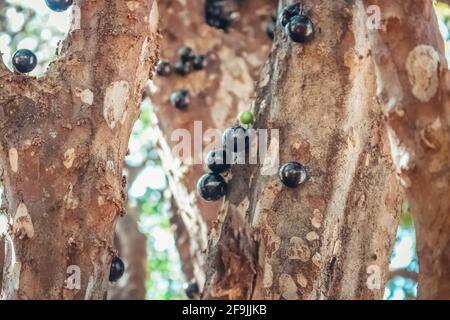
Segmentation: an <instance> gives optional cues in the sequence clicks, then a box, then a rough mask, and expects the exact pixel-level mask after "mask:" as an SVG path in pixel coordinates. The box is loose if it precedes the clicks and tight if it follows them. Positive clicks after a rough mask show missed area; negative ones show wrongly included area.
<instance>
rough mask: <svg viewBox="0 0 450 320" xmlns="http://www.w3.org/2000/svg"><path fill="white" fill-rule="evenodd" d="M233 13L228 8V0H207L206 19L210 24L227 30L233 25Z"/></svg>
mask: <svg viewBox="0 0 450 320" xmlns="http://www.w3.org/2000/svg"><path fill="white" fill-rule="evenodd" d="M231 13H232V12H231V11H230V10H227V8H226V1H217V0H205V19H206V23H207V24H208V25H209V26H211V27H213V28H216V29H222V30H224V31H227V30H228V28H229V27H230V25H231V19H230V15H231Z"/></svg>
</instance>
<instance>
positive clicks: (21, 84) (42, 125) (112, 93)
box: [0, 0, 158, 299]
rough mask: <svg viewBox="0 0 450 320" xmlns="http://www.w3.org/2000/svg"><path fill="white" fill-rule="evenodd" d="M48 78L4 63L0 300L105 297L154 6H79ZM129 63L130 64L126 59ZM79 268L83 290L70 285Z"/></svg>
mask: <svg viewBox="0 0 450 320" xmlns="http://www.w3.org/2000/svg"><path fill="white" fill-rule="evenodd" d="M74 6H76V7H78V9H79V12H80V17H81V20H80V21H79V22H80V23H78V21H76V20H74V22H75V23H74V25H73V28H72V31H71V33H70V34H69V36H68V38H67V39H66V40H65V41H64V42H63V44H62V47H61V49H60V55H59V58H58V60H57V61H55V62H54V63H52V64H51V66H50V68H49V70H48V72H47V74H46V75H45V76H44V77H43V78H39V79H35V78H31V77H27V76H25V75H18V74H13V73H11V72H10V71H9V70H7V69H6V67H5V66H4V64H3V63H1V64H0V88H1V93H0V118H1V122H0V131H1V132H0V133H1V134H0V139H1V140H0V144H1V157H0V161H1V166H2V168H3V184H4V187H5V196H4V204H5V206H7V216H8V219H9V232H8V234H7V235H6V242H7V244H6V258H5V265H4V270H3V272H4V277H3V286H2V298H3V299H103V298H105V296H106V290H107V285H108V276H109V268H110V262H111V257H112V255H113V253H114V252H115V249H114V248H113V246H112V244H113V243H112V241H113V235H114V226H115V222H116V220H117V218H118V217H119V216H120V215H123V214H124V213H125V208H126V205H125V198H126V197H125V193H124V187H125V183H124V179H123V175H122V164H123V158H124V156H125V154H126V152H127V149H128V139H129V135H130V132H131V128H132V126H133V124H134V122H135V120H136V119H137V117H138V115H139V107H138V106H139V103H140V101H141V96H142V90H143V87H144V84H145V82H146V81H147V79H148V76H149V71H150V70H151V69H152V67H153V66H154V64H155V61H156V53H157V46H156V43H157V38H158V31H157V24H158V10H157V5H156V2H155V1H153V0H140V1H133V2H130V1H114V2H110V1H106V0H99V1H80V0H78V1H77V0H75V1H74ZM124 57H126V59H124ZM71 265H76V266H78V267H79V268H80V271H81V288H80V289H79V290H78V289H72V288H71V286H69V285H68V283H67V281H66V280H67V278H68V277H69V274H68V273H67V271H68V269H67V268H68V267H69V266H71Z"/></svg>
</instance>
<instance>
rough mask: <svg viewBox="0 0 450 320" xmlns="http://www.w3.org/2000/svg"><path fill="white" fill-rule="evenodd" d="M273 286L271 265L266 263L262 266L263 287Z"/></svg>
mask: <svg viewBox="0 0 450 320" xmlns="http://www.w3.org/2000/svg"><path fill="white" fill-rule="evenodd" d="M272 284H273V271H272V265H271V264H270V263H268V262H266V263H265V264H264V277H263V287H264V288H270V287H272Z"/></svg>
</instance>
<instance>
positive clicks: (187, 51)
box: [178, 47, 195, 62]
mask: <svg viewBox="0 0 450 320" xmlns="http://www.w3.org/2000/svg"><path fill="white" fill-rule="evenodd" d="M178 55H179V56H180V59H181V61H182V62H189V61H192V60H194V58H195V53H194V50H192V48H190V47H181V48H180V49H179V50H178Z"/></svg>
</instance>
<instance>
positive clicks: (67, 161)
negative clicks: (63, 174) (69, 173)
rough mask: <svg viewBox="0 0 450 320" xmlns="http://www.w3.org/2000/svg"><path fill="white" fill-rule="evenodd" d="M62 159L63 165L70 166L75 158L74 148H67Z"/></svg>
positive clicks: (68, 167)
mask: <svg viewBox="0 0 450 320" xmlns="http://www.w3.org/2000/svg"><path fill="white" fill-rule="evenodd" d="M63 159H64V160H63V163H64V166H65V167H66V168H67V169H70V168H72V165H73V162H74V160H75V149H74V148H70V149H67V150H66V152H64V158H63Z"/></svg>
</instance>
